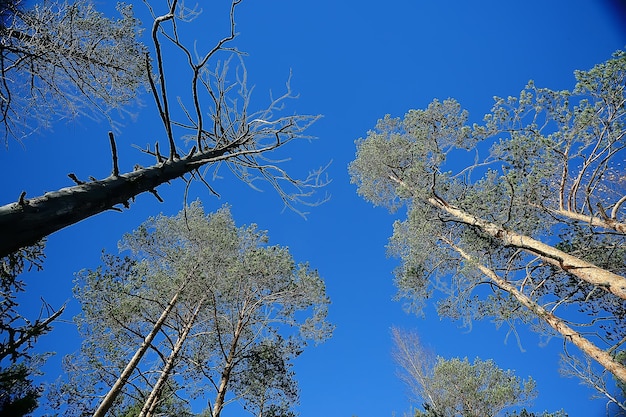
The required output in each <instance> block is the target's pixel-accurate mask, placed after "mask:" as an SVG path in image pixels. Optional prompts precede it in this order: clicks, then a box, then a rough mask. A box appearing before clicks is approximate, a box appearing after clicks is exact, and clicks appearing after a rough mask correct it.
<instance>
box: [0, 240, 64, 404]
mask: <svg viewBox="0 0 626 417" xmlns="http://www.w3.org/2000/svg"><path fill="white" fill-rule="evenodd" d="M43 248H44V245H43V243H42V242H41V243H39V244H37V245H34V246H31V247H26V248H23V249H21V250H20V251H17V252H15V253H12V254H11V255H10V256H6V257H4V258H2V259H0V298H1V301H0V415H12V416H21V415H25V414H27V413H29V412H31V411H32V410H33V409H34V408H35V407H36V406H37V403H38V398H39V396H40V394H41V390H40V388H39V387H38V386H36V385H34V384H33V381H32V378H31V377H32V375H33V374H34V373H37V369H38V368H39V366H40V365H41V361H42V360H43V357H42V355H33V354H32V352H31V349H32V347H33V346H34V344H35V342H36V341H37V339H38V338H39V337H40V336H42V335H44V334H45V333H47V332H49V331H50V330H51V329H52V323H53V322H54V321H55V320H56V319H57V318H58V317H59V316H60V315H61V314H62V313H63V310H64V308H65V307H64V306H63V307H61V308H60V309H58V310H56V311H55V310H54V309H52V308H51V306H50V305H48V304H47V303H45V301H44V302H43V305H42V309H41V313H40V316H39V317H38V318H36V319H34V320H33V319H32V318H28V317H25V316H24V315H23V314H22V313H21V312H20V311H19V303H18V301H17V296H18V294H19V293H20V292H22V291H24V287H25V284H24V282H23V281H21V280H20V279H19V275H20V274H21V273H22V272H24V271H25V270H30V269H33V268H34V269H40V268H41V266H42V262H43V259H44V254H43ZM44 356H45V355H44Z"/></svg>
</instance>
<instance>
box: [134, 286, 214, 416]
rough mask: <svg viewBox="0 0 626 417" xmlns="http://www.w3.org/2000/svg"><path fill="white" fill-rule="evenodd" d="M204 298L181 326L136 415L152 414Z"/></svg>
mask: <svg viewBox="0 0 626 417" xmlns="http://www.w3.org/2000/svg"><path fill="white" fill-rule="evenodd" d="M205 300H206V297H205V298H203V299H201V300H200V301H199V302H198V305H197V306H196V308H195V310H194V311H193V313H192V315H191V317H190V318H189V320H188V321H187V323H186V324H185V327H184V328H183V332H182V333H181V335H180V336H179V337H178V339H177V340H176V343H175V344H174V347H173V348H172V351H171V352H170V354H169V356H168V358H167V361H166V362H165V364H164V366H163V369H162V370H161V376H160V377H159V379H158V380H157V382H156V384H154V387H152V391H151V392H150V395H149V396H148V398H147V399H146V402H145V404H144V405H143V407H142V409H141V412H140V413H139V416H138V417H151V416H152V415H153V414H154V410H155V409H156V406H157V403H158V400H159V396H160V393H161V391H162V389H163V386H164V385H165V383H166V382H167V379H168V378H169V376H170V373H171V372H172V369H173V368H174V363H175V362H176V359H177V358H178V354H179V353H180V350H181V349H182V347H183V344H184V343H185V341H186V340H187V336H188V335H189V332H190V331H191V329H192V327H193V325H194V324H195V322H196V318H197V317H198V314H199V313H200V310H201V309H202V305H203V304H204V301H205Z"/></svg>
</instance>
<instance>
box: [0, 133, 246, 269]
mask: <svg viewBox="0 0 626 417" xmlns="http://www.w3.org/2000/svg"><path fill="white" fill-rule="evenodd" d="M243 142H244V141H238V142H233V143H231V144H230V145H228V146H225V147H223V148H221V149H216V150H209V151H205V152H201V153H195V154H193V153H190V154H189V155H188V156H186V157H183V158H180V159H178V158H177V159H174V160H169V159H168V160H164V161H162V162H159V163H157V164H155V165H153V166H151V167H148V168H141V169H137V170H136V171H133V172H130V173H126V174H120V175H116V174H113V175H111V176H109V177H108V178H105V179H103V180H95V181H90V182H86V183H84V184H78V185H75V186H73V187H67V188H62V189H60V190H58V191H53V192H49V193H46V194H44V195H43V196H40V197H35V198H32V199H27V198H24V196H25V194H24V193H22V195H21V196H20V198H19V200H18V201H17V202H14V203H11V204H7V205H5V206H2V207H0V230H2V233H1V235H0V258H1V257H4V256H6V255H8V254H10V253H12V252H15V251H16V250H18V249H19V248H22V247H24V246H29V245H32V244H34V243H36V242H38V241H39V240H41V239H42V238H44V237H46V236H48V235H49V234H51V233H54V232H56V231H58V230H60V229H63V228H64V227H66V226H69V225H72V224H74V223H78V222H79V221H81V220H84V219H86V218H88V217H91V216H94V215H96V214H98V213H101V212H103V211H105V210H111V209H114V206H115V205H117V204H123V205H124V206H126V207H128V205H129V203H128V202H129V200H131V199H133V198H134V197H136V196H137V195H139V194H142V193H145V192H153V193H155V194H156V191H155V189H156V187H158V186H159V185H161V184H163V183H165V182H168V181H170V180H174V179H176V178H180V177H182V176H183V175H185V174H187V173H189V172H192V171H194V170H196V169H198V168H200V167H201V166H203V165H205V164H209V163H213V162H217V161H220V160H224V159H228V158H231V157H235V156H237V155H238V154H237V153H233V150H235V149H236V148H237V147H239V146H241V144H242V143H243ZM257 152H258V150H257ZM241 153H246V151H242V152H241ZM114 165H115V166H117V160H116V158H115V157H114ZM159 199H160V198H159Z"/></svg>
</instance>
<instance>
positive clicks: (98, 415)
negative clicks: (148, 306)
mask: <svg viewBox="0 0 626 417" xmlns="http://www.w3.org/2000/svg"><path fill="white" fill-rule="evenodd" d="M186 283H187V281H185V283H183V285H182V286H181V287H180V288H179V289H178V291H176V294H174V296H173V297H172V299H171V300H170V302H169V303H168V304H167V307H166V308H165V310H163V312H162V313H161V316H160V317H159V319H158V320H157V321H156V323H154V326H153V327H152V330H151V331H150V333H148V335H147V336H146V337H145V338H144V340H143V343H142V344H141V346H140V347H139V349H137V351H136V352H135V354H134V355H133V357H132V358H131V359H130V361H129V362H128V364H127V365H126V367H125V368H124V370H123V371H122V373H121V374H120V376H119V378H117V381H115V384H113V386H112V387H111V389H110V390H109V392H108V393H107V395H106V396H105V397H104V399H103V400H102V402H101V403H100V405H99V406H98V409H97V410H96V412H95V413H94V414H93V417H103V416H104V415H106V413H107V412H108V411H109V409H110V408H111V405H112V404H113V402H114V401H115V399H116V398H117V396H118V395H119V394H120V392H121V391H122V388H123V387H124V385H125V384H126V382H128V378H129V377H130V375H131V374H132V373H133V371H134V370H135V368H136V367H137V365H138V364H139V361H141V358H142V357H143V355H144V354H145V353H146V351H147V350H148V348H149V347H150V344H152V341H153V340H154V338H155V337H156V335H157V334H158V333H159V331H160V330H161V327H162V326H163V323H165V320H166V319H167V317H168V316H169V314H170V312H171V311H172V309H173V308H174V306H175V305H176V303H177V302H178V297H179V296H180V293H181V292H182V290H183V288H184V287H185V285H186Z"/></svg>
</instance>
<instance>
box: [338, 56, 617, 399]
mask: <svg viewBox="0 0 626 417" xmlns="http://www.w3.org/2000/svg"><path fill="white" fill-rule="evenodd" d="M575 76H576V79H577V84H576V86H575V88H574V89H573V90H572V91H553V90H550V89H547V88H539V87H537V86H535V85H534V83H532V82H530V83H529V84H528V85H527V87H526V88H525V89H524V90H523V91H522V92H521V93H520V95H519V97H509V98H496V99H495V104H494V107H493V108H492V110H491V113H489V114H487V115H486V116H485V118H484V123H482V124H475V125H473V126H470V125H469V124H468V114H467V112H466V111H464V110H463V109H462V108H461V106H460V104H459V103H457V102H456V101H455V100H452V99H448V100H445V101H443V102H441V101H438V100H435V101H433V102H432V103H431V104H430V105H429V106H428V108H426V109H424V110H411V111H409V112H408V113H407V114H406V115H405V117H404V118H402V119H401V118H392V117H391V116H386V117H385V118H383V119H381V120H379V122H378V124H377V125H376V128H375V129H374V130H372V131H370V132H368V135H367V137H366V138H364V139H359V140H358V141H357V156H356V159H355V161H353V162H352V163H351V165H350V168H349V169H350V173H351V176H352V181H353V183H355V184H356V185H357V187H358V192H359V194H360V195H362V196H363V197H364V198H365V199H367V200H369V201H371V202H372V203H374V204H375V205H382V206H386V207H388V208H390V209H391V210H396V209H399V208H400V207H402V206H405V207H406V213H407V214H406V219H405V220H403V221H397V222H396V223H395V225H394V234H393V237H392V238H391V240H390V245H389V250H390V252H391V253H392V254H394V255H397V256H399V257H400V258H401V260H402V263H401V266H400V267H399V268H398V270H397V274H396V277H397V278H396V280H397V285H398V288H399V297H400V298H404V299H406V300H408V307H409V308H411V309H414V310H416V311H419V310H420V308H421V306H422V305H423V303H424V302H425V300H427V299H428V298H430V297H431V296H432V295H434V294H437V295H438V298H439V301H438V311H439V313H440V314H441V315H443V316H449V317H452V318H455V319H461V320H464V321H465V322H466V323H469V322H470V321H471V320H472V319H473V318H484V317H491V318H493V319H494V320H495V322H496V323H497V324H498V325H502V324H506V325H509V326H511V327H510V329H511V332H512V333H514V334H515V326H516V325H517V324H519V323H524V324H528V325H530V326H531V327H532V328H533V329H535V330H537V331H539V332H540V333H541V334H542V335H544V336H546V337H548V338H549V337H552V336H558V337H561V338H563V341H564V344H565V346H566V347H568V346H571V345H574V346H575V347H576V348H577V349H578V351H580V352H582V353H583V354H584V355H586V356H587V357H589V358H591V359H592V360H593V361H595V362H596V363H597V364H599V365H600V367H599V368H598V367H596V368H595V369H596V371H598V372H600V374H601V376H602V378H600V379H601V380H602V381H604V382H603V385H602V387H600V388H601V390H603V389H607V388H606V387H607V386H606V382H607V378H606V376H607V373H608V374H609V375H610V374H612V375H613V376H614V377H615V378H616V379H617V380H619V381H625V380H626V367H624V365H623V363H621V362H620V361H619V360H616V355H617V354H618V352H620V351H623V343H624V341H626V333H625V330H626V322H625V320H626V305H625V300H626V278H625V277H624V276H625V275H626V262H625V255H626V249H625V247H626V246H625V245H624V243H625V242H624V240H625V235H626V233H625V232H626V229H625V222H624V215H625V206H624V202H626V191H625V188H626V187H625V184H626V176H625V173H624V167H623V161H624V159H625V156H626V151H625V150H624V148H625V146H626V142H625V141H624V134H625V132H626V131H625V130H624V121H625V108H624V102H625V100H624V99H625V96H624V85H625V78H624V77H625V76H626V54H624V53H623V52H621V51H620V52H618V53H616V54H615V56H614V57H613V58H611V59H609V60H608V61H606V62H604V63H601V64H599V65H597V66H595V67H594V68H592V69H591V70H589V71H577V72H576V74H575ZM565 352H566V354H568V355H569V354H571V355H577V353H576V350H575V349H566V351H565ZM596 388H598V387H596ZM607 392H608V391H607ZM607 398H608V397H607ZM609 400H610V401H611V399H610V398H609ZM620 406H621V407H624V404H620Z"/></svg>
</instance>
